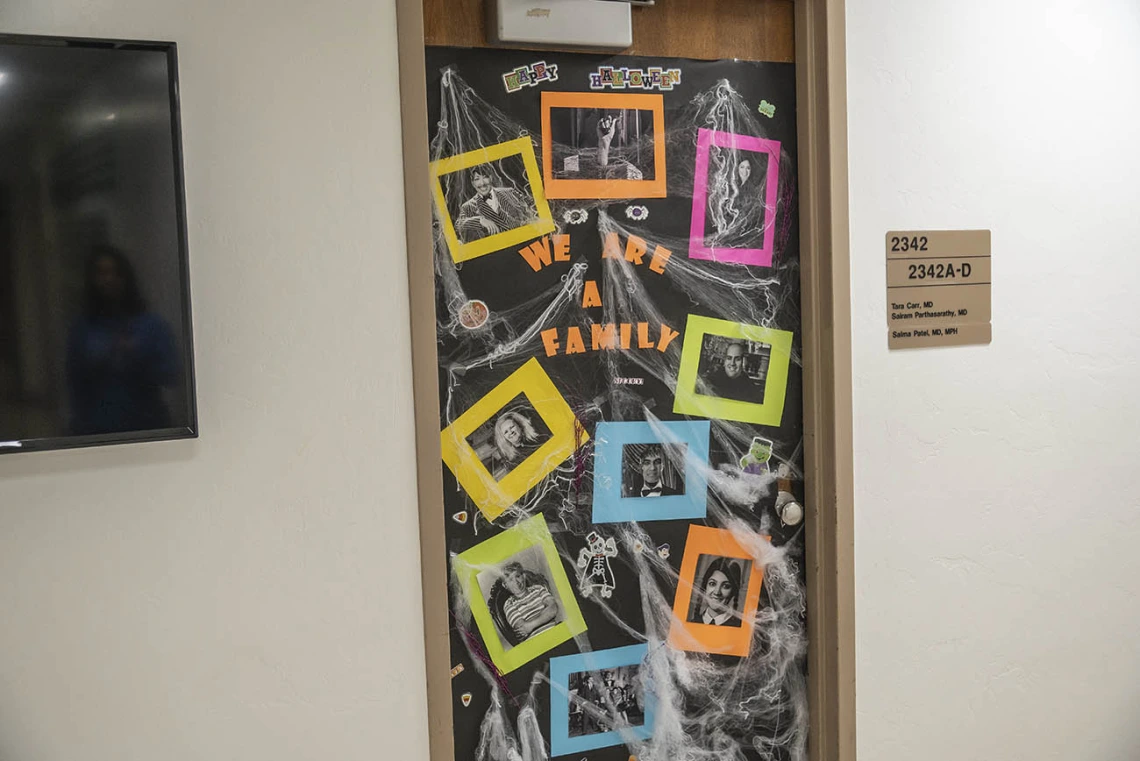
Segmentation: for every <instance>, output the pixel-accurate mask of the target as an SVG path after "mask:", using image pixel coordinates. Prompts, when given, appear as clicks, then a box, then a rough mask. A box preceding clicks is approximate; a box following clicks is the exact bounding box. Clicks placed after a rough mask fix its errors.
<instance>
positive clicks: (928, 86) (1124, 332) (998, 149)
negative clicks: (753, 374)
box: [847, 0, 1140, 761]
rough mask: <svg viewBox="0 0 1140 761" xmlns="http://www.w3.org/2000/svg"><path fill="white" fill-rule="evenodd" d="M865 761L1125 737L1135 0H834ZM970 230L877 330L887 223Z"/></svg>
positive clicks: (1135, 648) (1138, 296) (1138, 226)
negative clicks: (977, 280) (921, 324)
mask: <svg viewBox="0 0 1140 761" xmlns="http://www.w3.org/2000/svg"><path fill="white" fill-rule="evenodd" d="M847 4H848V11H847V23H848V30H847V40H848V55H847V61H848V78H849V92H848V97H849V102H850V107H849V131H850V152H851V232H852V256H853V260H854V261H853V270H854V271H853V284H852V285H853V299H854V312H855V314H854V323H855V324H854V334H855V378H856V388H855V431H856V436H855V448H856V503H855V509H856V513H857V515H856V562H857V573H856V589H857V618H858V622H857V630H858V639H857V647H858V690H859V698H858V709H859V724H858V732H859V759H860V761H904V760H905V761H913V760H914V759H922V760H923V761H944V760H945V761H950V760H951V759H953V760H954V761H963V760H966V759H969V760H971V761H972V760H973V759H1001V760H1002V761H1019V760H1021V759H1024V760H1025V761H1030V760H1031V761H1047V760H1049V759H1066V760H1068V759H1081V761H1099V760H1101V759H1103V760H1105V761H1109V760H1111V761H1123V760H1126V759H1135V758H1137V757H1140V724H1138V723H1137V721H1136V719H1137V716H1138V715H1140V638H1138V636H1137V634H1138V632H1140V509H1138V507H1140V467H1138V466H1137V464H1136V456H1135V452H1136V449H1137V446H1136V443H1135V437H1136V434H1135V432H1136V431H1137V430H1138V429H1140V405H1138V404H1137V401H1136V394H1137V388H1138V387H1140V322H1138V320H1137V315H1138V313H1140V287H1138V280H1140V259H1138V258H1137V249H1138V242H1140V213H1138V212H1137V206H1138V201H1140V192H1138V191H1137V190H1136V178H1137V176H1140V145H1138V142H1137V140H1136V134H1137V122H1138V121H1140V98H1138V97H1137V92H1138V90H1140V5H1138V4H1137V3H1136V2H1135V0H1083V2H1071V1H1069V0H1046V1H1045V2H1030V0H922V2H903V1H902V0H848V3H847ZM908 228H991V229H992V230H993V280H994V286H993V297H994V304H993V306H994V316H993V324H994V340H993V344H992V345H991V346H988V347H970V348H954V349H936V350H935V349H931V350H912V351H907V352H888V351H887V348H886V346H887V340H886V335H887V332H886V317H885V282H884V281H885V274H884V256H885V254H884V250H883V249H884V234H885V233H886V231H887V230H890V229H908Z"/></svg>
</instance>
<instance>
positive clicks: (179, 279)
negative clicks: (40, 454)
mask: <svg viewBox="0 0 1140 761" xmlns="http://www.w3.org/2000/svg"><path fill="white" fill-rule="evenodd" d="M190 327H191V326H190V287H189V275H188V260H187V246H186V211H185V199H184V190H183V176H182V147H181V134H180V127H179V105H178V76H177V64H176V57H175V46H174V44H173V43H153V42H131V41H118V40H86V39H60V38H47V37H27V36H13V35H0V452H19V451H27V450H37V449H56V448H62V447H76V446H89V445H93V444H110V443H120V442H129V441H143V440H155V439H171V438H180V437H193V436H196V435H197V429H198V423H197V411H196V405H195V395H194V366H193V344H192V340H191V330H190Z"/></svg>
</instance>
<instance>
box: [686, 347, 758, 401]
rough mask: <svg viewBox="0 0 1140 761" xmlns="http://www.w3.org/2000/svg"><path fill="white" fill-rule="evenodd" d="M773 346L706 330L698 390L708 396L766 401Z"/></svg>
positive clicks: (699, 368)
mask: <svg viewBox="0 0 1140 761" xmlns="http://www.w3.org/2000/svg"><path fill="white" fill-rule="evenodd" d="M771 357H772V347H771V345H769V344H766V343H759V342H756V341H746V340H744V339H740V338H728V337H725V336H718V335H716V334H713V333H707V334H705V336H704V337H703V339H702V341H701V359H700V365H699V366H698V368H697V375H698V376H699V379H700V383H699V384H698V391H699V393H701V394H704V395H705V396H715V397H717V398H720V399H730V400H734V401H738V402H749V403H752V404H763V402H764V385H765V381H766V380H767V377H768V365H769V362H770V361H771Z"/></svg>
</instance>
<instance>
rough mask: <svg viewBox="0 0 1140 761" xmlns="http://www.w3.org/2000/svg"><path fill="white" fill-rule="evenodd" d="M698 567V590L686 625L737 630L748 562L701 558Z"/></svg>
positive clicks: (708, 557)
mask: <svg viewBox="0 0 1140 761" xmlns="http://www.w3.org/2000/svg"><path fill="white" fill-rule="evenodd" d="M699 564H701V565H704V566H705V567H704V569H703V570H702V571H700V572H699V574H698V578H699V579H700V586H699V587H697V589H696V590H695V591H694V594H693V605H692V608H691V610H690V612H689V622H690V623H694V624H706V625H708V626H740V625H741V613H742V608H743V600H744V594H743V593H744V591H745V590H743V589H742V588H741V584H742V582H743V580H744V579H746V578H747V576H746V574H745V570H746V569H745V567H744V566H746V565H749V562H748V561H746V560H743V559H741V558H727V557H716V556H712V555H705V556H702V557H701V559H700V561H699Z"/></svg>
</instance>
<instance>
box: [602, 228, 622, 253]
mask: <svg viewBox="0 0 1140 761" xmlns="http://www.w3.org/2000/svg"><path fill="white" fill-rule="evenodd" d="M602 258H603V259H620V258H621V244H620V243H619V242H618V236H617V233H606V239H605V240H604V241H603V242H602Z"/></svg>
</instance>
